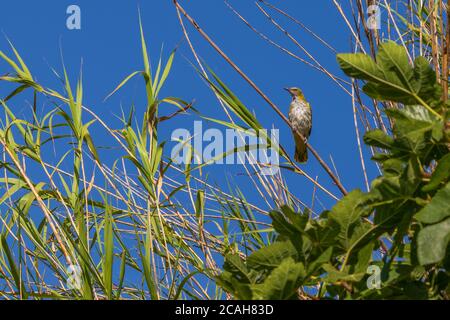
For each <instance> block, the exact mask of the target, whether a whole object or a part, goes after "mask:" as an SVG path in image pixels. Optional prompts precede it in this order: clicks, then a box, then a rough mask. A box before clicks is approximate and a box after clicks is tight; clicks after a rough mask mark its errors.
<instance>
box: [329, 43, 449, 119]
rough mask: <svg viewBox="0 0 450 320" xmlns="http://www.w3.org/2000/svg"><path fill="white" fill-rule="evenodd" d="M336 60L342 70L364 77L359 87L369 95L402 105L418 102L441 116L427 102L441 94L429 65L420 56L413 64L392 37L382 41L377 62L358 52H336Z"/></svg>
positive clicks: (435, 99)
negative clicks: (412, 64) (363, 84)
mask: <svg viewBox="0 0 450 320" xmlns="http://www.w3.org/2000/svg"><path fill="white" fill-rule="evenodd" d="M337 60H338V63H339V65H340V67H341V69H342V70H343V71H344V72H345V74H347V75H348V76H350V77H353V78H356V79H361V80H366V81H367V84H366V85H365V86H364V88H363V90H364V92H365V93H366V94H367V95H369V96H370V97H371V98H374V99H377V100H380V101H392V102H400V103H402V104H405V105H413V104H420V105H422V106H424V107H425V108H426V109H427V110H428V111H429V112H431V113H432V114H434V115H435V116H437V117H438V118H439V119H442V116H441V115H440V114H439V113H438V112H437V111H436V110H433V109H432V108H431V106H430V105H431V104H432V103H433V102H436V101H439V99H440V96H441V88H440V86H439V85H437V83H436V76H435V73H434V71H433V69H432V68H431V66H430V65H429V64H428V62H426V63H425V61H426V60H425V61H424V59H423V58H418V59H416V61H415V66H414V68H413V67H412V66H411V65H410V64H409V60H408V55H407V53H406V50H405V48H404V47H402V46H400V45H398V44H396V43H394V42H392V41H389V42H385V43H382V44H381V45H380V47H379V51H378V54H377V57H376V61H377V62H375V61H374V60H372V59H371V58H370V57H369V56H367V55H364V54H361V53H356V54H338V55H337ZM431 74H433V76H431Z"/></svg>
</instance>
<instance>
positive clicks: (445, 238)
mask: <svg viewBox="0 0 450 320" xmlns="http://www.w3.org/2000/svg"><path fill="white" fill-rule="evenodd" d="M449 240H450V219H447V220H444V221H442V222H441V223H438V224H434V225H432V226H428V227H425V228H424V229H422V230H420V232H419V236H418V238H417V256H418V258H419V262H420V264H421V265H427V264H432V263H437V262H440V261H442V259H444V257H445V254H446V252H447V246H448V242H449Z"/></svg>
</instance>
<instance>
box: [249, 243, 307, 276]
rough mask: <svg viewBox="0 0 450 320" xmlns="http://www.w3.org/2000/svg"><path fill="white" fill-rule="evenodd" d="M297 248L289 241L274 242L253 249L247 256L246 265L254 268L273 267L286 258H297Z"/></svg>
mask: <svg viewBox="0 0 450 320" xmlns="http://www.w3.org/2000/svg"><path fill="white" fill-rule="evenodd" d="M297 255H298V254H297V250H296V249H295V247H294V246H293V245H292V243H291V242H290V241H280V242H274V243H273V244H271V245H269V246H266V247H263V248H261V249H259V250H258V251H255V252H254V253H252V254H251V255H250V256H249V257H248V258H247V266H248V267H249V268H252V269H255V270H265V269H269V270H270V269H273V268H276V267H278V266H279V265H280V263H281V262H282V261H283V260H285V259H286V258H289V257H291V258H293V259H297Z"/></svg>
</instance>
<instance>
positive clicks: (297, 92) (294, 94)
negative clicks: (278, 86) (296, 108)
mask: <svg viewBox="0 0 450 320" xmlns="http://www.w3.org/2000/svg"><path fill="white" fill-rule="evenodd" d="M284 90H286V91H287V92H289V93H290V95H291V96H292V98H293V99H296V98H297V99H301V100H305V96H304V95H303V91H302V90H300V89H299V88H296V87H291V88H284Z"/></svg>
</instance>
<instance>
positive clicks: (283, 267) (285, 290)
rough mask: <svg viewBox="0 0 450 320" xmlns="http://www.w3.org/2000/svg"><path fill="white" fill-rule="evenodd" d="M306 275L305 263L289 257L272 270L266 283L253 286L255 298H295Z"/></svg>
mask: <svg viewBox="0 0 450 320" xmlns="http://www.w3.org/2000/svg"><path fill="white" fill-rule="evenodd" d="M305 276H306V271H305V268H304V266H303V264H301V263H296V262H295V261H294V260H293V259H292V258H288V259H286V260H284V261H283V262H282V263H281V264H280V265H279V266H278V267H277V268H276V269H274V270H273V271H272V273H271V274H270V275H269V276H268V277H267V279H266V280H265V281H264V283H262V284H258V285H255V286H253V288H254V298H255V299H258V300H289V299H292V298H295V297H296V295H297V290H298V288H299V286H300V285H301V283H302V280H303V278H304V277H305Z"/></svg>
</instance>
